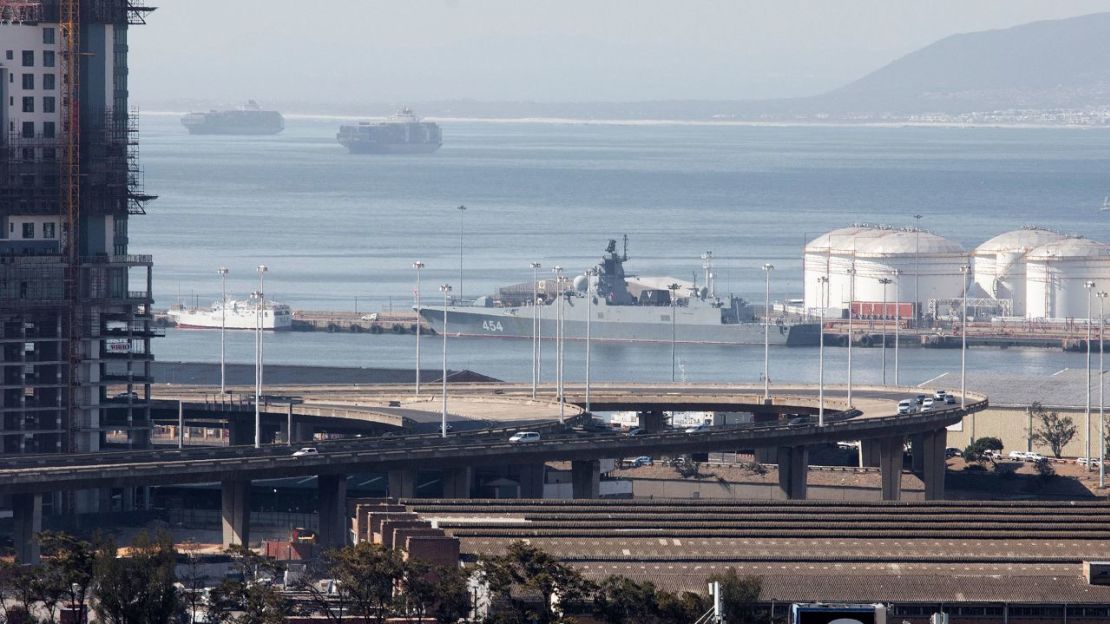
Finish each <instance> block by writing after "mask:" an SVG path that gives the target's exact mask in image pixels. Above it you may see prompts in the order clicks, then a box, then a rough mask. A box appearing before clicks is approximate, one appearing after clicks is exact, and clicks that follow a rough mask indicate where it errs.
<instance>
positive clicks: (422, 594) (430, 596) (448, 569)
mask: <svg viewBox="0 0 1110 624" xmlns="http://www.w3.org/2000/svg"><path fill="white" fill-rule="evenodd" d="M466 581H467V574H466V571H465V570H463V569H462V568H459V567H458V566H433V565H429V564H427V563H423V562H420V561H406V562H405V563H404V581H403V595H404V601H405V611H406V612H407V613H408V614H409V615H410V616H412V617H414V618H415V620H416V621H417V622H422V621H424V618H425V617H426V616H429V615H430V616H431V617H434V618H435V620H436V622H441V623H444V624H449V623H452V622H458V621H459V620H460V619H462V618H464V617H466V615H467V614H468V613H469V612H470V592H469V591H468V589H467V583H466Z"/></svg>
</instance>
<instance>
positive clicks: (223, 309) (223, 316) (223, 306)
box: [216, 267, 227, 395]
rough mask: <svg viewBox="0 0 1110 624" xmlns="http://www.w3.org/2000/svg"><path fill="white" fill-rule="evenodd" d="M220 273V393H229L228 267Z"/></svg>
mask: <svg viewBox="0 0 1110 624" xmlns="http://www.w3.org/2000/svg"><path fill="white" fill-rule="evenodd" d="M216 272H217V273H219V274H220V293H221V294H220V296H221V299H220V394H221V395H223V394H227V385H226V375H225V371H224V367H225V363H224V362H225V357H224V355H225V353H226V350H227V267H220V268H218V269H216Z"/></svg>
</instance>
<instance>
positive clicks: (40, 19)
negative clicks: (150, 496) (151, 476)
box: [0, 0, 155, 507]
mask: <svg viewBox="0 0 1110 624" xmlns="http://www.w3.org/2000/svg"><path fill="white" fill-rule="evenodd" d="M148 10H149V9H147V8H146V7H142V6H138V5H136V3H135V2H133V1H128V0H41V1H38V2H34V1H25V0H0V129H2V131H0V355H2V358H0V360H2V362H0V459H2V458H3V457H4V456H6V455H13V454H29V453H68V452H91V451H98V450H103V449H110V448H143V447H146V446H148V445H149V444H150V432H151V420H150V406H149V397H150V382H151V371H150V367H151V360H152V356H151V351H150V340H151V338H152V337H153V336H154V334H155V330H153V329H152V326H151V309H150V308H151V304H152V299H151V267H152V262H151V258H150V256H144V255H136V254H134V253H132V249H131V246H130V244H129V241H128V220H129V219H130V217H131V216H134V215H139V214H143V213H144V206H145V203H146V202H147V201H148V200H149V199H152V197H150V196H148V195H146V194H145V193H144V192H143V189H142V174H141V170H140V169H139V166H138V144H137V136H136V121H137V118H136V116H135V114H134V113H133V112H132V111H131V110H130V109H129V107H128V84H127V81H128V71H127V56H128V46H127V33H128V28H129V27H130V26H131V25H134V24H136V23H141V22H142V21H143V19H144V17H145V15H146V12H147V11H148ZM131 502H133V501H131ZM129 505H130V502H129V503H128V504H127V505H124V506H125V507H127V506H129ZM82 507H85V505H82Z"/></svg>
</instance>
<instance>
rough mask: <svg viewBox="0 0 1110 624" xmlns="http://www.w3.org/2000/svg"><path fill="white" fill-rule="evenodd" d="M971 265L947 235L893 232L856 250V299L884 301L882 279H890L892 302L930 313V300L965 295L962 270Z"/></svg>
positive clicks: (911, 231)
mask: <svg viewBox="0 0 1110 624" xmlns="http://www.w3.org/2000/svg"><path fill="white" fill-rule="evenodd" d="M967 262H968V258H967V254H966V252H965V251H964V249H963V247H961V246H960V245H959V243H956V242H954V241H951V240H948V239H947V238H944V237H943V236H938V235H936V234H933V233H932V232H926V231H924V230H913V229H909V230H893V231H890V232H888V233H887V234H886V235H885V236H882V237H880V238H877V239H874V240H871V241H869V242H868V243H867V244H866V245H861V246H860V247H859V248H857V250H856V300H857V301H871V302H875V301H882V300H883V299H884V293H883V290H884V286H883V284H882V283H881V281H880V280H881V279H882V278H890V279H895V282H894V283H892V284H890V285H889V286H887V287H886V288H887V291H886V298H887V300H888V302H889V303H892V304H893V303H895V302H900V303H915V304H916V306H917V309H918V310H919V311H921V312H920V313H924V314H927V313H928V307H927V306H928V302H929V300H930V299H955V298H958V297H960V296H962V295H963V282H962V280H963V276H964V274H963V273H962V272H961V271H960V267H962V266H964V265H966V264H967ZM896 271H897V272H898V273H899V274H898V276H897V278H895V277H894V275H893V274H894V273H895V272H896ZM969 278H970V276H969ZM969 284H970V281H969Z"/></svg>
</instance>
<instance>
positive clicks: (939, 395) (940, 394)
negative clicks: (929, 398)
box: [933, 390, 948, 401]
mask: <svg viewBox="0 0 1110 624" xmlns="http://www.w3.org/2000/svg"><path fill="white" fill-rule="evenodd" d="M946 396H948V391H947V390H937V391H936V392H934V393H933V398H934V399H936V400H938V401H943V400H944V397H946Z"/></svg>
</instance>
